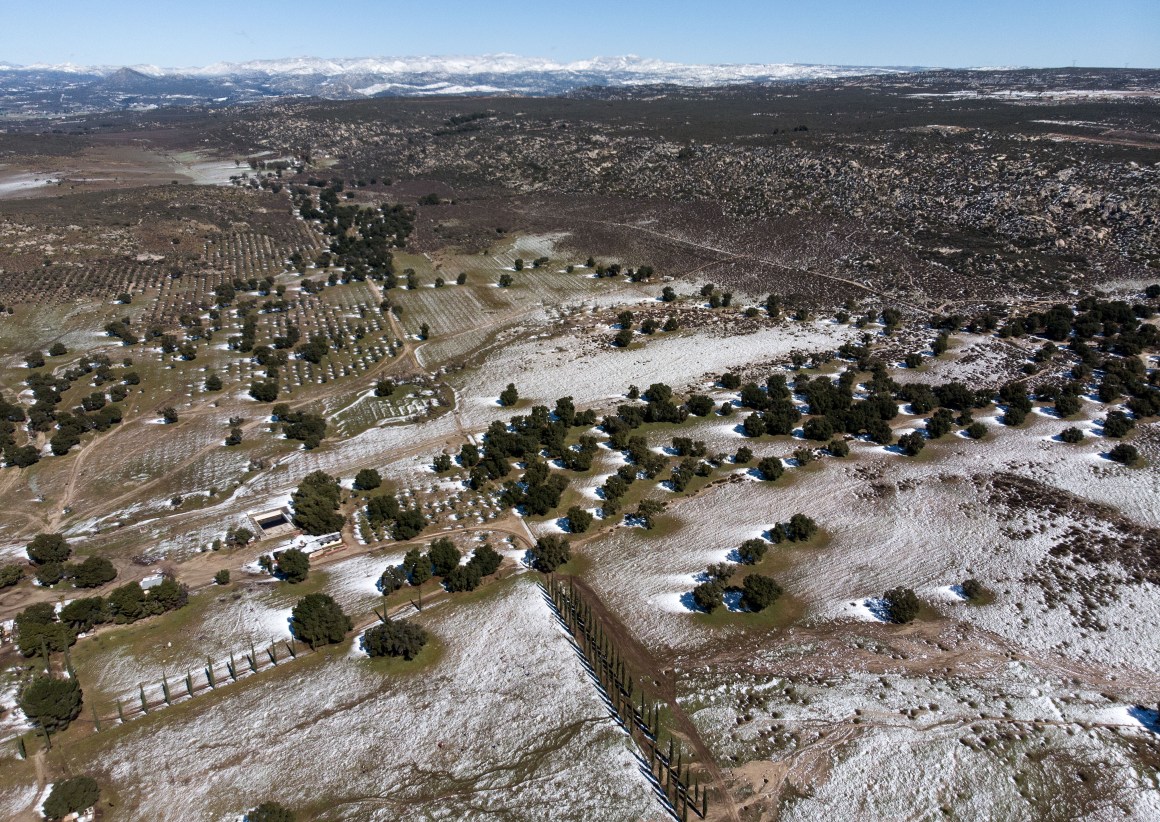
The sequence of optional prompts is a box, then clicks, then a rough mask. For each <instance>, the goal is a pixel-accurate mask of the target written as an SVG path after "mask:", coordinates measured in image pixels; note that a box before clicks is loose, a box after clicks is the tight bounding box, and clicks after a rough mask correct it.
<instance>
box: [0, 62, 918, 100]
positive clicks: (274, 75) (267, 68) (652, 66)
mask: <svg viewBox="0 0 1160 822" xmlns="http://www.w3.org/2000/svg"><path fill="white" fill-rule="evenodd" d="M916 70H921V69H920V68H918V67H910V66H906V67H903V66H833V65H804V64H794V63H760V64H758V63H754V64H702V65H693V64H685V63H672V62H665V61H662V60H652V59H646V58H641V57H635V56H631V55H630V56H624V57H595V58H592V59H590V60H578V61H574V62H558V61H555V60H550V59H545V58H536V57H521V56H517V55H512V54H491V55H481V56H464V57H367V58H336V59H325V58H317V57H297V58H290V59H285V60H253V61H250V62H244V63H215V64H213V65H209V66H202V67H193V68H160V67H158V66H152V65H137V66H77V65H73V64H70V63H65V64H60V65H44V64H37V65H27V66H17V65H13V64H10V63H4V62H0V108H4V109H7V110H8V112H9V113H13V106H14V105H15V106H16V108H17V109H27V108H28V105H29V104H33V103H34V104H35V107H36V108H37V109H38V110H42V113H49V112H44V111H43V109H44V107H45V106H51V105H53V103H52V101H53V100H54V99H55V105H57V106H59V107H62V109H61V113H65V112H66V111H68V110H73V111H75V110H78V109H81V108H89V109H90V110H91V109H92V108H93V107H96V108H124V107H151V106H156V105H166V104H169V105H179V104H194V103H196V104H204V103H216V104H224V103H233V102H247V101H253V100H260V99H268V98H271V97H280V96H314V97H324V98H331V99H352V98H358V97H376V96H419V95H434V94H521V95H550V94H561V93H565V92H567V91H570V90H572V89H576V88H581V87H585V86H606V87H627V86H640V85H655V84H670V85H677V86H689V87H707V86H719V85H728V84H735V83H754V82H766V83H768V82H793V81H801V80H817V79H827V78H840V77H853V76H859V75H868V74H896V73H903V72H910V71H916Z"/></svg>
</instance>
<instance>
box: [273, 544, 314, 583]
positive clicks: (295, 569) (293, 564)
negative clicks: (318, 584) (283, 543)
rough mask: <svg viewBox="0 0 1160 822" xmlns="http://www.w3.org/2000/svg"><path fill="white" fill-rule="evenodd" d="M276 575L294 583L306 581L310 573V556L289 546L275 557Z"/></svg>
mask: <svg viewBox="0 0 1160 822" xmlns="http://www.w3.org/2000/svg"><path fill="white" fill-rule="evenodd" d="M275 559H276V560H277V565H276V566H275V571H274V573H275V575H276V576H277V577H278V578H279V579H283V580H285V581H286V582H289V583H290V584H292V585H297V584H298V583H299V582H305V581H306V577H307V575H309V573H310V556H309V555H308V554H307V553H305V552H304V551H300V550H298V549H297V548H287V549H286V550H285V551H282V552H280V553H278V554H277V556H276V557H275Z"/></svg>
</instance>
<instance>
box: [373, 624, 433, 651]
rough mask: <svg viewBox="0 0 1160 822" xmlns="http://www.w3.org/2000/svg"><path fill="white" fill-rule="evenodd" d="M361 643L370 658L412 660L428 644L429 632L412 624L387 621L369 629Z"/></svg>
mask: <svg viewBox="0 0 1160 822" xmlns="http://www.w3.org/2000/svg"><path fill="white" fill-rule="evenodd" d="M359 642H360V645H361V646H362V649H363V650H364V651H366V653H367V655H369V656H372V657H382V656H401V657H403V659H406V660H412V659H414V658H415V657H416V656H418V654H419V652H420V651H421V650H423V646H424V645H426V644H427V632H426V631H424V630H423V629H422V628H421V627H419V626H418V625H415V624H414V623H412V622H403V621H397V620H386V621H384V622H381V623H380V624H378V625H376V626H374V627H373V628H368V629H367V631H366V632H365V633H363V635H362V638H361V639H360V640H359Z"/></svg>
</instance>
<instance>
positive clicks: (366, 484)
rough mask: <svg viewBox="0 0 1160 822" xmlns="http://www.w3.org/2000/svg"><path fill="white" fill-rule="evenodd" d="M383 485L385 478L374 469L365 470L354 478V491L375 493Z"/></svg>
mask: <svg viewBox="0 0 1160 822" xmlns="http://www.w3.org/2000/svg"><path fill="white" fill-rule="evenodd" d="M382 484H383V478H382V477H381V476H379V472H378V471H376V470H375V469H373V468H363V469H362V470H361V471H359V472H358V473H357V474H355V476H354V489H355V490H356V491H373V490H374V489H376V488H378V487H379V486H380V485H382Z"/></svg>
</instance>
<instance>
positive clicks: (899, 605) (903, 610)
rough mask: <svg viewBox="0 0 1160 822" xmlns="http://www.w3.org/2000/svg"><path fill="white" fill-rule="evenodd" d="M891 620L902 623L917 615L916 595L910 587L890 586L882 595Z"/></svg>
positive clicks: (917, 602) (918, 605) (910, 620)
mask: <svg viewBox="0 0 1160 822" xmlns="http://www.w3.org/2000/svg"><path fill="white" fill-rule="evenodd" d="M882 599H883V601H884V602H885V605H886V613H887V615H888V616H889V617H890V621H891V622H897V623H899V624H904V623H907V622H912V621H913V620H914V618H915V617H916V616H918V610H919V607H920V604H919V601H918V597H917V596H916V595H915V593H914V591H912V590H911V589H910V588H891V589H890V590H889V591H887V592H886V593H885V594H883V595H882Z"/></svg>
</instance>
